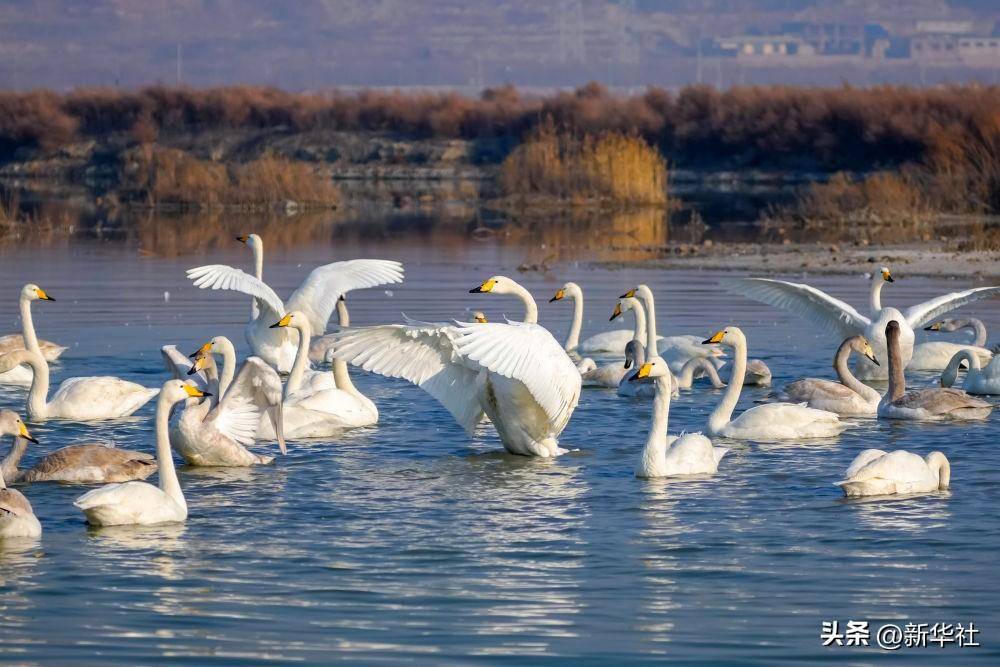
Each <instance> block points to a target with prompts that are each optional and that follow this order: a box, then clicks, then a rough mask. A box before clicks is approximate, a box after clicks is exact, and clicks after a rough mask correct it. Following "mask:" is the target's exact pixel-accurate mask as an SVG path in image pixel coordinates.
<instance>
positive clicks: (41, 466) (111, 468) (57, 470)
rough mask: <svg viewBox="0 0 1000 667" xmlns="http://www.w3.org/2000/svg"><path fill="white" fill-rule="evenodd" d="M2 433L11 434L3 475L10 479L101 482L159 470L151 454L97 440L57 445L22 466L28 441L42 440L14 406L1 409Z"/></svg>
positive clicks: (148, 474) (138, 475)
mask: <svg viewBox="0 0 1000 667" xmlns="http://www.w3.org/2000/svg"><path fill="white" fill-rule="evenodd" d="M0 435H9V436H11V446H10V451H9V452H8V453H7V456H5V457H4V458H3V461H2V462H0V470H2V472H3V477H4V479H6V480H7V481H9V482H65V483H70V484H98V483H106V482H126V481H129V480H133V479H146V478H147V477H149V476H150V475H152V474H153V473H154V472H156V461H155V459H154V458H153V457H152V456H151V455H149V454H147V453H145V452H133V451H129V450H127V449H118V448H117V447H112V446H110V445H105V444H103V443H96V442H89V443H80V444H76V445H70V446H68V447H63V448H61V449H57V450H56V451H54V452H51V453H49V454H47V455H45V456H44V457H42V459H41V460H40V461H38V463H36V464H35V465H34V466H32V467H31V468H30V469H29V470H18V464H20V462H21V459H22V458H23V457H24V454H25V452H26V451H27V448H28V443H29V442H34V443H36V444H37V443H38V441H37V440H35V439H34V438H32V437H31V436H30V435H29V434H28V430H27V428H26V427H25V426H24V422H22V421H21V418H20V417H19V416H18V415H17V413H16V412H14V411H12V410H0Z"/></svg>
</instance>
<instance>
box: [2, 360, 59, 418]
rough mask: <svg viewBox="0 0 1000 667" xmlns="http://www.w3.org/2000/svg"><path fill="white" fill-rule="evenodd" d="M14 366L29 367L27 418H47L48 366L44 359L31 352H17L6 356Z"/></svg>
mask: <svg viewBox="0 0 1000 667" xmlns="http://www.w3.org/2000/svg"><path fill="white" fill-rule="evenodd" d="M7 356H8V357H9V358H10V359H12V360H14V362H15V364H27V365H28V366H30V367H31V387H29V388H28V416H29V417H31V418H32V419H34V418H42V419H44V418H45V417H46V416H48V412H49V405H48V396H49V365H48V364H47V363H46V362H45V358H44V357H43V356H42V355H40V354H38V353H37V352H32V351H31V350H17V351H15V352H10V353H8V355H7Z"/></svg>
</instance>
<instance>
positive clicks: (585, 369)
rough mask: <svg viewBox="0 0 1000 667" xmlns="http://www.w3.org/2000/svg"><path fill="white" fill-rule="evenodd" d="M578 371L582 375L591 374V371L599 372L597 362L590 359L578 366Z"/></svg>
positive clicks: (587, 358)
mask: <svg viewBox="0 0 1000 667" xmlns="http://www.w3.org/2000/svg"><path fill="white" fill-rule="evenodd" d="M576 370H578V371H580V374H581V375H582V374H583V373H589V372H590V371H596V370H597V362H595V361H594V360H593V359H591V358H590V357H586V358H585V359H584V360H583V361H581V362H580V363H579V364H577V365H576Z"/></svg>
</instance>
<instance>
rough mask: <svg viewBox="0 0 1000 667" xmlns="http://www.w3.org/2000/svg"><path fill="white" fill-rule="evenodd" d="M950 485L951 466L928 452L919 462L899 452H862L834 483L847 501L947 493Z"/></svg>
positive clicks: (898, 450) (869, 450) (918, 458)
mask: <svg viewBox="0 0 1000 667" xmlns="http://www.w3.org/2000/svg"><path fill="white" fill-rule="evenodd" d="M950 484H951V466H950V465H949V464H948V458H947V457H946V456H945V455H944V454H942V453H941V452H931V453H930V454H928V455H927V456H926V457H925V458H920V457H919V456H917V455H916V454H911V453H910V452H907V451H904V450H902V449H897V450H896V451H894V452H888V453H887V452H884V451H882V450H881V449H866V450H865V451H863V452H861V453H860V454H858V455H857V456H856V457H855V458H854V460H853V461H852V462H851V465H850V466H849V467H848V468H847V471H846V472H845V473H844V479H842V480H841V481H839V482H837V486H839V487H840V488H841V489H843V491H844V495H845V496H848V497H857V496H887V495H892V494H896V493H927V492H930V491H937V490H939V489H942V490H943V489H947V488H948V486H949V485H950Z"/></svg>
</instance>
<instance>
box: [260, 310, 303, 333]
mask: <svg viewBox="0 0 1000 667" xmlns="http://www.w3.org/2000/svg"><path fill="white" fill-rule="evenodd" d="M307 323H308V321H307V320H306V316H305V314H304V313H302V312H300V311H298V310H293V311H292V312H290V313H285V316H284V317H282V318H281V319H280V320H278V321H277V322H275V323H274V324H272V325H271V326H270V327H268V328H270V329H281V328H284V327H292V328H294V329H298V328H300V327H303V326H305V325H306V324H307Z"/></svg>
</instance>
